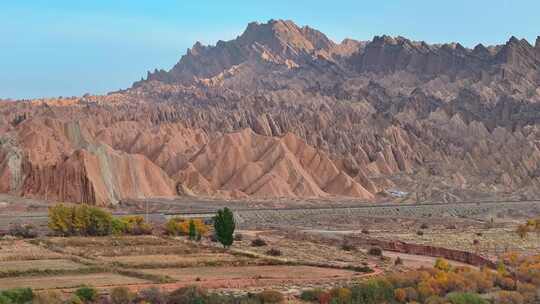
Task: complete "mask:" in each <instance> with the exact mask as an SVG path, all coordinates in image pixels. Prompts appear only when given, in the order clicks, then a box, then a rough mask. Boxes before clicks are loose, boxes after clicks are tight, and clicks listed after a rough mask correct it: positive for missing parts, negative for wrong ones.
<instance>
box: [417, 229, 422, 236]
mask: <svg viewBox="0 0 540 304" xmlns="http://www.w3.org/2000/svg"><path fill="white" fill-rule="evenodd" d="M416 235H419V236H422V235H424V231H422V230H418V231H416Z"/></svg>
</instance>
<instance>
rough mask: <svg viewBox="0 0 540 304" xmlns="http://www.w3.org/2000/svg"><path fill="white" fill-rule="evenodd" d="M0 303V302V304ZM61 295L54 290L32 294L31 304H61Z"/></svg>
mask: <svg viewBox="0 0 540 304" xmlns="http://www.w3.org/2000/svg"><path fill="white" fill-rule="evenodd" d="M0 303H1V302H0ZM62 303H63V299H62V294H61V293H60V292H58V291H55V290H50V291H42V292H38V293H35V294H34V299H33V300H32V304H62Z"/></svg>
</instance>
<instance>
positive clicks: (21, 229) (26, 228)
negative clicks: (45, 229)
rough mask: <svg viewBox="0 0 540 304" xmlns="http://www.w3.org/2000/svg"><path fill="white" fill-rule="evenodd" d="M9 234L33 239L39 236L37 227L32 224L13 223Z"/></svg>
mask: <svg viewBox="0 0 540 304" xmlns="http://www.w3.org/2000/svg"><path fill="white" fill-rule="evenodd" d="M8 234H9V235H11V236H14V237H17V238H23V239H33V238H35V237H37V236H38V232H37V229H36V227H35V226H34V225H32V224H19V223H18V224H15V225H13V226H12V227H11V228H10V229H9V231H8Z"/></svg>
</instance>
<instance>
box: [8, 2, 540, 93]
mask: <svg viewBox="0 0 540 304" xmlns="http://www.w3.org/2000/svg"><path fill="white" fill-rule="evenodd" d="M538 12H540V1H538V0H514V1H510V0H490V1H488V0H467V1H466V0H452V1H442V0H441V1H437V0H429V1H428V0H379V1H373V0H372V1H361V0H356V1H354V0H350V1H339V0H333V1H319V0H311V1H304V0H288V1H286V0H273V1H254V0H252V1H232V0H229V1H223V0H221V1H204V0H199V1H193V0H188V1H185V0H175V1H173V0H153V1H150V0H146V1H138V0H5V1H1V3H0V98H35V97H52V96H72V95H82V94H84V93H95V94H98V93H99V94H101V93H105V92H108V91H112V90H117V89H121V88H126V87H129V86H130V85H131V83H132V82H133V81H136V80H138V79H140V78H141V77H142V76H145V75H146V71H148V70H153V69H154V68H164V69H170V68H171V67H172V66H173V65H174V64H175V63H176V62H177V61H178V60H179V59H180V57H181V55H183V54H184V53H185V51H186V49H187V48H188V47H190V46H191V45H193V44H194V42H195V41H197V40H199V41H201V42H203V43H204V44H214V43H215V42H216V41H217V40H219V39H221V40H229V39H232V38H234V37H236V36H237V35H239V34H240V33H241V32H242V31H243V30H244V28H245V26H246V25H247V23H248V22H250V21H259V22H265V21H267V20H269V19H272V18H273V19H291V20H293V21H295V22H296V23H297V24H299V25H310V26H312V27H315V28H317V29H319V30H321V31H322V32H324V33H326V34H327V35H329V36H330V38H332V39H334V40H335V41H341V40H342V39H343V38H346V37H349V38H354V39H359V40H370V39H371V38H372V37H373V36H374V35H380V34H389V35H402V36H405V37H408V38H411V39H415V40H426V41H428V42H432V43H433V42H450V41H457V42H461V43H462V44H464V45H466V46H474V45H475V44H476V43H478V42H482V43H484V44H497V43H504V42H505V41H506V40H507V39H508V38H509V37H510V36H511V35H515V36H517V37H519V38H526V39H528V40H529V41H530V42H531V43H534V41H535V39H536V36H537V35H540V17H538Z"/></svg>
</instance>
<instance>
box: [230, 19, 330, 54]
mask: <svg viewBox="0 0 540 304" xmlns="http://www.w3.org/2000/svg"><path fill="white" fill-rule="evenodd" d="M238 42H239V43H241V44H244V45H251V44H255V43H257V44H261V45H264V46H266V47H269V48H270V49H272V50H273V51H275V52H286V51H287V48H289V49H291V50H292V51H295V52H298V51H307V52H309V51H313V50H319V49H326V50H329V49H330V48H332V47H333V46H334V45H335V43H334V42H333V41H331V40H330V39H329V38H328V37H326V35H324V34H323V33H321V32H320V31H318V30H315V29H313V28H311V27H309V26H304V27H299V26H297V25H296V24H295V23H294V22H292V21H290V20H270V21H268V22H267V23H263V24H260V23H258V22H252V23H250V24H249V25H248V27H247V29H246V30H245V31H244V33H243V34H242V35H241V36H240V37H239V38H238Z"/></svg>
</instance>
